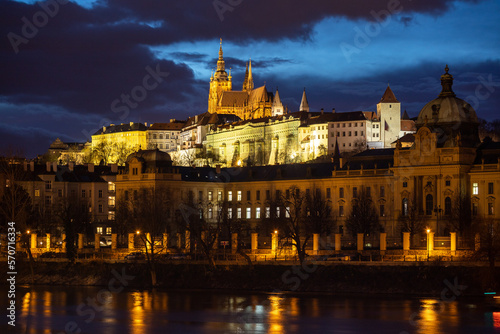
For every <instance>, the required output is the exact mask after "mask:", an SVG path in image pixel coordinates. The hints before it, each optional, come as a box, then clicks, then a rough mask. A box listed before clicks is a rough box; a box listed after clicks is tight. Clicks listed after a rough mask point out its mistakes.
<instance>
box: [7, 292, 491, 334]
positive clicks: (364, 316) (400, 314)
mask: <svg viewBox="0 0 500 334" xmlns="http://www.w3.org/2000/svg"><path fill="white" fill-rule="evenodd" d="M3 292H4V291H1V289H0V293H3ZM92 305H93V306H92ZM0 306H1V307H4V306H6V304H5V301H4V300H3V299H2V300H0ZM3 309H4V310H5V307H4V308H3ZM91 310H93V311H94V313H93V316H92V317H91V316H90V313H89V312H90V311H91ZM4 312H5V311H4ZM17 312H18V315H17V316H18V324H19V325H20V327H21V329H22V332H23V333H30V334H35V333H36V334H39V333H64V332H65V328H67V327H66V326H68V324H74V327H71V328H74V329H75V330H74V331H73V332H75V333H76V332H77V329H79V330H81V333H91V334H95V333H99V332H106V333H110V334H125V333H139V334H141V333H144V334H145V333H307V334H312V333H327V332H339V333H340V332H341V333H360V332H366V333H389V332H390V333H401V332H408V333H477V332H481V333H489V332H488V330H490V332H491V333H494V331H495V329H496V330H497V332H500V312H491V310H488V309H486V308H483V307H482V305H481V303H480V301H479V302H475V304H474V307H470V303H469V302H467V303H466V302H460V301H453V302H449V303H444V302H441V301H440V300H438V299H431V298H427V299H390V298H375V297H363V298H360V297H345V296H332V295H323V296H308V295H301V296H296V295H295V296H294V295H287V294H245V293H234V294H228V293H214V292H207V291H187V292H185V291H184V292H165V291H154V292H151V291H124V292H121V293H118V294H111V293H109V292H107V293H106V291H103V289H100V288H81V287H80V288H76V287H75V288H72V287H67V288H51V287H45V288H44V287H37V288H34V289H26V288H24V289H23V288H19V289H18V310H17ZM1 326H4V325H3V324H2V325H0V332H1V333H3V332H6V329H7V327H1ZM67 332H71V331H67Z"/></svg>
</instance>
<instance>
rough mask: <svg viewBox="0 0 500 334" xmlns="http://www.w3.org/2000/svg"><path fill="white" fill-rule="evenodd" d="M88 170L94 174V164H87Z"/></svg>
mask: <svg viewBox="0 0 500 334" xmlns="http://www.w3.org/2000/svg"><path fill="white" fill-rule="evenodd" d="M87 169H88V171H89V173H93V172H94V164H93V163H88V164H87Z"/></svg>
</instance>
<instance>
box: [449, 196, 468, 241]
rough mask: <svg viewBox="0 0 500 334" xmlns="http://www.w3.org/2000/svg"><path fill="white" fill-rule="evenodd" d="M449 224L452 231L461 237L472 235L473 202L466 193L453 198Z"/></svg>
mask: <svg viewBox="0 0 500 334" xmlns="http://www.w3.org/2000/svg"><path fill="white" fill-rule="evenodd" d="M447 223H448V226H449V228H450V230H452V231H456V232H458V234H459V236H465V235H471V232H472V230H471V229H472V202H471V198H470V196H467V194H466V193H464V192H458V193H457V195H456V196H455V197H454V198H453V202H452V206H451V212H450V215H449V217H448V222H447Z"/></svg>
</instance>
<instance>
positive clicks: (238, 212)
mask: <svg viewBox="0 0 500 334" xmlns="http://www.w3.org/2000/svg"><path fill="white" fill-rule="evenodd" d="M236 218H237V219H241V208H238V209H236Z"/></svg>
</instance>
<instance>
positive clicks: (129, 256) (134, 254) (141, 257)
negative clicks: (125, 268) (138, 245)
mask: <svg viewBox="0 0 500 334" xmlns="http://www.w3.org/2000/svg"><path fill="white" fill-rule="evenodd" d="M145 259H146V255H144V253H142V252H132V253H130V254H127V255H125V260H145Z"/></svg>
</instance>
